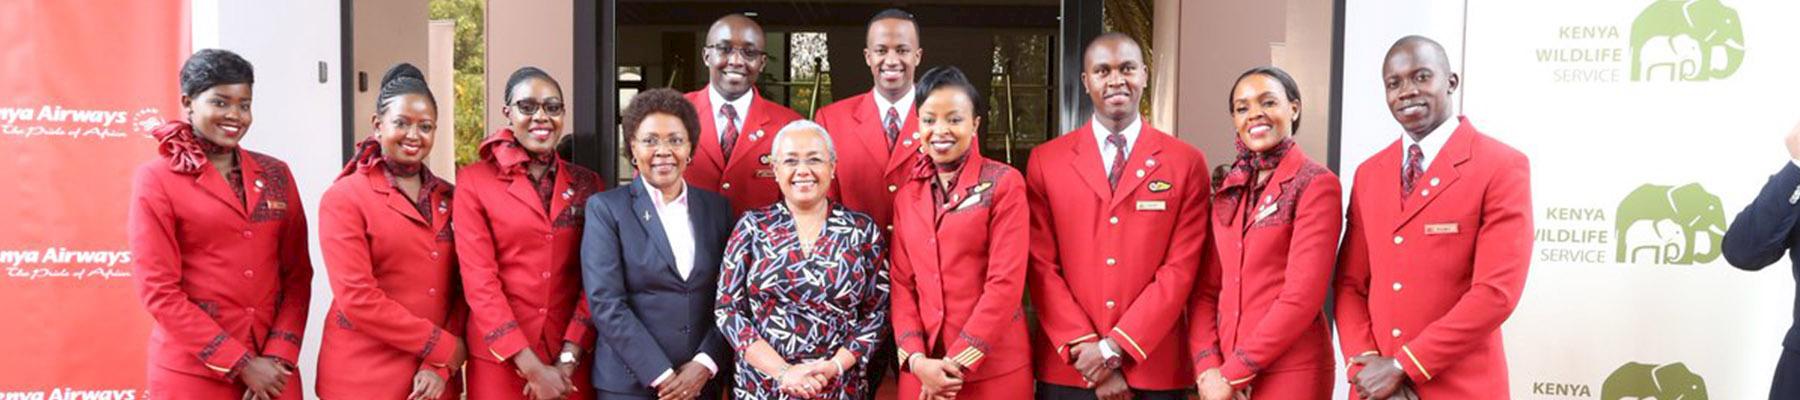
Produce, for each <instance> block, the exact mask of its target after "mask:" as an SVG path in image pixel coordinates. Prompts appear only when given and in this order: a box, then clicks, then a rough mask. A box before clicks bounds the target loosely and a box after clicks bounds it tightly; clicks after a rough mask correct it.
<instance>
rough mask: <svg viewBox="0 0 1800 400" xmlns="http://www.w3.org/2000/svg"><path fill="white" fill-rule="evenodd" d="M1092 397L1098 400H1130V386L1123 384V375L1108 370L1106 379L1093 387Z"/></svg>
mask: <svg viewBox="0 0 1800 400" xmlns="http://www.w3.org/2000/svg"><path fill="white" fill-rule="evenodd" d="M1094 396H1095V397H1098V398H1099V399H1100V400H1131V397H1132V394H1131V385H1129V384H1127V383H1126V382H1125V374H1121V373H1119V372H1118V371H1111V370H1108V372H1107V376H1106V378H1105V379H1101V380H1100V384H1099V385H1097V386H1095V387H1094Z"/></svg>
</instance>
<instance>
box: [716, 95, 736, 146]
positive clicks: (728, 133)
mask: <svg viewBox="0 0 1800 400" xmlns="http://www.w3.org/2000/svg"><path fill="white" fill-rule="evenodd" d="M719 112H720V113H722V114H725V130H724V131H721V133H720V134H719V136H721V137H720V138H719V149H720V150H722V151H724V152H725V159H726V160H731V148H732V147H736V146H737V137H738V126H737V107H732V106H731V104H725V105H724V106H721V107H719Z"/></svg>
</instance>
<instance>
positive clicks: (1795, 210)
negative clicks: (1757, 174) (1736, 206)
mask: <svg viewBox="0 0 1800 400" xmlns="http://www.w3.org/2000/svg"><path fill="white" fill-rule="evenodd" d="M1784 164H1785V165H1784V166H1782V167H1781V172H1777V173H1775V175H1772V176H1770V177H1769V183H1767V184H1764V185H1763V188H1762V193H1760V194H1757V195H1756V200H1755V201H1752V202H1750V205H1748V206H1745V207H1744V211H1741V212H1738V215H1737V219H1736V220H1733V221H1731V229H1730V230H1727V231H1725V244H1724V246H1723V247H1724V250H1725V261H1726V262H1730V263H1731V266H1733V267H1737V268H1739V269H1744V270H1750V271H1755V270H1760V269H1763V267H1767V266H1769V264H1773V263H1775V261H1776V260H1780V259H1781V256H1783V255H1787V256H1789V257H1788V259H1789V260H1800V246H1796V244H1800V229H1794V221H1795V220H1796V219H1800V167H1795V166H1794V163H1792V162H1789V163H1784ZM1794 268H1795V273H1796V279H1800V265H1795V267H1794ZM1794 310H1795V311H1796V312H1795V315H1794V318H1795V320H1796V321H1800V297H1796V298H1795V308H1794ZM1781 345H1782V346H1783V347H1786V348H1788V349H1793V350H1800V330H1796V329H1795V328H1794V327H1789V328H1788V332H1787V338H1786V339H1783V340H1782V341H1781Z"/></svg>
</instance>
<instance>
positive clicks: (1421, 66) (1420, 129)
mask: <svg viewBox="0 0 1800 400" xmlns="http://www.w3.org/2000/svg"><path fill="white" fill-rule="evenodd" d="M1447 57H1448V56H1446V55H1445V54H1444V50H1443V48H1442V47H1439V46H1437V45H1436V44H1434V43H1431V42H1428V41H1425V40H1424V39H1417V40H1408V39H1401V41H1400V42H1398V43H1395V44H1394V47H1393V48H1391V49H1389V50H1388V54H1387V61H1386V62H1385V63H1383V64H1382V66H1381V79H1382V84H1383V86H1384V87H1385V88H1386V89H1387V104H1388V111H1389V112H1392V113H1393V115H1394V120H1395V121H1398V122H1400V126H1401V127H1402V128H1405V129H1406V132H1407V133H1409V134H1412V135H1413V136H1414V137H1424V135H1426V134H1430V133H1431V130H1433V129H1437V127H1438V125H1442V124H1443V123H1444V121H1448V120H1450V116H1451V115H1452V114H1453V113H1454V112H1455V110H1453V108H1454V105H1452V104H1451V102H1450V94H1452V93H1455V92H1456V88H1457V86H1458V85H1460V84H1461V78H1459V77H1458V76H1457V75H1456V74H1455V73H1452V72H1450V62H1449V61H1448V60H1447Z"/></svg>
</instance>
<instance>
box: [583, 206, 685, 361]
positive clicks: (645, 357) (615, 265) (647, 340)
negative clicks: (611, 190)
mask: <svg viewBox="0 0 1800 400" xmlns="http://www.w3.org/2000/svg"><path fill="white" fill-rule="evenodd" d="M618 228H619V224H618V222H617V221H614V220H613V214H612V212H611V211H608V205H607V204H606V202H605V201H604V200H603V199H601V196H594V197H591V198H589V199H588V202H587V226H586V227H585V228H584V229H583V231H584V232H583V233H582V236H581V283H582V287H583V288H586V290H587V293H586V297H587V302H588V307H589V309H591V310H593V320H594V321H593V322H594V326H596V327H599V331H600V335H599V337H600V341H601V342H604V343H606V344H607V346H608V347H611V348H612V349H613V350H614V351H617V352H618V353H619V355H620V356H621V357H623V358H624V360H623V361H625V367H626V368H628V369H630V370H631V372H632V375H634V376H636V377H637V379H638V382H639V383H642V384H644V387H650V386H651V383H653V382H654V380H655V379H656V377H657V376H661V375H662V373H663V372H665V371H668V370H669V369H670V367H671V364H670V362H669V356H668V355H666V354H663V353H662V347H660V346H658V345H657V344H656V338H655V337H654V336H651V335H650V330H649V329H647V328H645V327H644V323H643V321H641V320H639V319H638V316H637V313H636V312H634V311H632V310H631V306H629V305H628V304H627V303H628V302H627V300H626V296H629V295H630V292H629V291H628V290H627V289H626V288H625V261H624V259H623V257H621V255H623V254H624V253H623V252H622V251H621V250H622V249H621V247H622V246H620V243H619V235H618ZM642 245H649V243H643V244H642ZM633 247H635V248H643V247H646V246H633Z"/></svg>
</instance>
